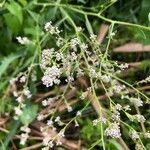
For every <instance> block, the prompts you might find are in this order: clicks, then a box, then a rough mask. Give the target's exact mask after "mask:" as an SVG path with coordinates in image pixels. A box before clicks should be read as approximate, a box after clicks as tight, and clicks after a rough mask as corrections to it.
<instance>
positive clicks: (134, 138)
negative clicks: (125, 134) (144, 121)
mask: <svg viewBox="0 0 150 150" xmlns="http://www.w3.org/2000/svg"><path fill="white" fill-rule="evenodd" d="M130 136H131V138H132V139H133V140H137V139H139V135H138V133H137V132H136V131H135V130H133V131H131V132H130Z"/></svg>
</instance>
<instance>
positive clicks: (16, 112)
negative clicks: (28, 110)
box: [14, 107, 23, 116]
mask: <svg viewBox="0 0 150 150" xmlns="http://www.w3.org/2000/svg"><path fill="white" fill-rule="evenodd" d="M14 109H15V114H16V115H18V116H20V115H21V114H22V113H23V112H22V110H21V109H20V108H19V107H15V108H14Z"/></svg>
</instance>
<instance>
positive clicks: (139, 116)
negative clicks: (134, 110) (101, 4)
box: [134, 114, 145, 122]
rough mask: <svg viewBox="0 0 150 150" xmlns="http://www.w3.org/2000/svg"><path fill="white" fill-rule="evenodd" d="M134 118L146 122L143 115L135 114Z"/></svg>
mask: <svg viewBox="0 0 150 150" xmlns="http://www.w3.org/2000/svg"><path fill="white" fill-rule="evenodd" d="M134 119H136V120H137V121H138V122H145V117H144V116H143V115H139V114H137V115H134Z"/></svg>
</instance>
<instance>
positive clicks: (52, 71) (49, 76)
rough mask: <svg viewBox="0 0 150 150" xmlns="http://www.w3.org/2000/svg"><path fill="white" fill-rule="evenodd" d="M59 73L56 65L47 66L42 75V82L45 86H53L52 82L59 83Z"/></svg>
mask: <svg viewBox="0 0 150 150" xmlns="http://www.w3.org/2000/svg"><path fill="white" fill-rule="evenodd" d="M60 74H61V71H60V69H59V68H57V67H56V66H52V67H48V68H47V69H46V71H45V73H44V76H43V77H42V81H43V84H44V85H46V87H50V86H53V84H54V83H55V84H59V83H60V80H59V79H58V78H59V76H60Z"/></svg>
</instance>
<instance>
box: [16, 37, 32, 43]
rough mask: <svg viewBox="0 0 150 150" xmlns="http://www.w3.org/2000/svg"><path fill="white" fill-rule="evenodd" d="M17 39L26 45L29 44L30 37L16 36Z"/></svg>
mask: <svg viewBox="0 0 150 150" xmlns="http://www.w3.org/2000/svg"><path fill="white" fill-rule="evenodd" d="M16 39H17V40H18V42H19V43H20V44H22V45H25V44H29V42H30V41H29V39H28V38H27V37H20V36H18V37H16Z"/></svg>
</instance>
